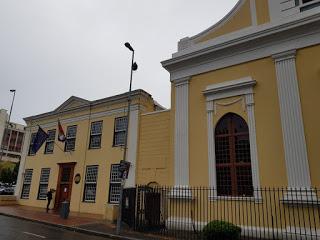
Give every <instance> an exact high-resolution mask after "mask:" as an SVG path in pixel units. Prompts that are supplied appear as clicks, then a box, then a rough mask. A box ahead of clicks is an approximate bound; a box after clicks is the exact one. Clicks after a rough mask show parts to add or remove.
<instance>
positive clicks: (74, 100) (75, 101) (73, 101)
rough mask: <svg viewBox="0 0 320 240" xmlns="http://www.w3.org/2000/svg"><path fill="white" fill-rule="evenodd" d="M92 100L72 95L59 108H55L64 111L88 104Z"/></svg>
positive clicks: (57, 110)
mask: <svg viewBox="0 0 320 240" xmlns="http://www.w3.org/2000/svg"><path fill="white" fill-rule="evenodd" d="M89 103H90V102H89V101H88V100H86V99H83V98H79V97H75V96H72V97H70V98H69V99H68V100H67V101H65V102H64V103H62V104H61V105H60V106H59V107H58V108H56V109H55V111H56V112H62V111H66V110H70V109H74V108H77V107H81V106H87V105H88V104H89Z"/></svg>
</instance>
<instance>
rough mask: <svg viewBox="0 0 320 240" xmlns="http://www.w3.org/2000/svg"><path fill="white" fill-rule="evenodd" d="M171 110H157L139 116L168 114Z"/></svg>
mask: <svg viewBox="0 0 320 240" xmlns="http://www.w3.org/2000/svg"><path fill="white" fill-rule="evenodd" d="M170 111H171V109H166V110H159V111H154V112H149V113H143V114H141V116H148V115H153V114H157V113H164V112H170Z"/></svg>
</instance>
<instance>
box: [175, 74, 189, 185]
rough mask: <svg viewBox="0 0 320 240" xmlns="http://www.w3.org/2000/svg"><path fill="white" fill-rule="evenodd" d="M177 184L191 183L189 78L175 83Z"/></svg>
mask: <svg viewBox="0 0 320 240" xmlns="http://www.w3.org/2000/svg"><path fill="white" fill-rule="evenodd" d="M175 94H176V99H175V138H174V146H175V154H174V156H175V157H174V158H175V160H174V177H175V180H174V181H175V185H177V186H188V185H189V140H188V136H189V133H188V127H189V123H188V118H189V111H188V108H189V104H188V99H189V78H184V79H181V80H179V81H178V82H177V84H175Z"/></svg>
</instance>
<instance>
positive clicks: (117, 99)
mask: <svg viewBox="0 0 320 240" xmlns="http://www.w3.org/2000/svg"><path fill="white" fill-rule="evenodd" d="M130 96H131V99H135V98H137V99H139V98H140V97H146V98H150V99H152V96H151V94H149V93H147V92H146V91H144V90H142V89H137V90H134V91H132V92H131V95H130ZM128 97H129V92H126V93H123V94H119V95H115V96H111V97H107V98H102V99H98V100H95V101H88V103H86V104H84V105H81V106H77V107H74V108H71V109H66V110H63V109H62V110H61V106H64V105H65V103H66V102H69V101H70V100H72V99H75V98H77V99H81V98H78V97H71V98H69V99H68V100H67V101H66V102H65V103H63V104H62V105H60V107H58V108H57V109H55V110H54V111H51V112H46V113H42V114H39V115H35V116H31V117H26V118H24V120H25V121H26V122H29V121H30V122H31V121H40V120H43V119H45V118H48V117H55V118H57V117H60V116H63V115H64V114H67V113H75V112H80V111H83V110H88V109H90V108H95V107H97V106H103V105H105V106H110V105H113V104H119V103H124V102H127V101H128ZM81 100H82V101H83V102H84V101H86V100H85V99H81ZM152 100H153V99H152ZM84 103H85V102H84Z"/></svg>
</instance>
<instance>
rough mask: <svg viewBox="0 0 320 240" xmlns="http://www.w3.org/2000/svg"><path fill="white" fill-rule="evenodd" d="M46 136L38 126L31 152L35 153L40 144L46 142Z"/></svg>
mask: <svg viewBox="0 0 320 240" xmlns="http://www.w3.org/2000/svg"><path fill="white" fill-rule="evenodd" d="M47 138H48V134H47V133H46V132H45V131H44V130H43V129H42V128H41V127H40V126H39V129H38V132H37V134H36V137H35V139H34V141H33V145H32V152H34V153H37V152H38V150H39V149H40V148H41V146H42V144H43V143H44V142H45V141H46V140H47Z"/></svg>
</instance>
